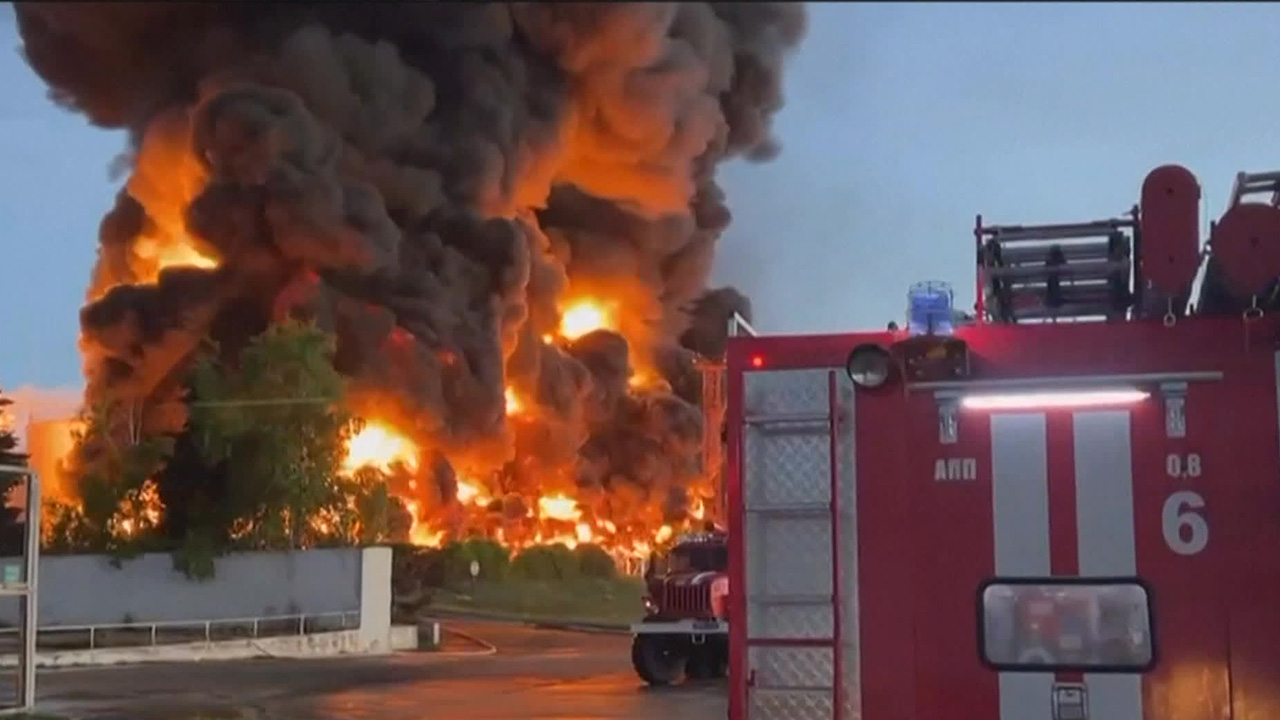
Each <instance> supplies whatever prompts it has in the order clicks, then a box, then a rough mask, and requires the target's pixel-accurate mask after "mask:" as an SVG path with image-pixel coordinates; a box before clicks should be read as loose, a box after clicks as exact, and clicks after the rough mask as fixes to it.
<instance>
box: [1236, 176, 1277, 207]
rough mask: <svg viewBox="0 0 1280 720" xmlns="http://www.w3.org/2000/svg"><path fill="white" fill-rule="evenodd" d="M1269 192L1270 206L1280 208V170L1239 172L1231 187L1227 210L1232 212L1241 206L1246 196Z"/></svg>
mask: <svg viewBox="0 0 1280 720" xmlns="http://www.w3.org/2000/svg"><path fill="white" fill-rule="evenodd" d="M1267 192H1269V193H1271V201H1270V203H1268V204H1269V205H1271V206H1272V207H1280V170H1272V171H1270V172H1260V173H1247V172H1243V171H1242V172H1238V173H1236V181H1235V183H1234V184H1233V185H1232V186H1231V201H1230V202H1228V203H1227V209H1228V210H1230V209H1231V208H1233V207H1235V206H1237V205H1239V204H1240V203H1241V202H1242V201H1243V200H1244V198H1245V196H1246V195H1255V194H1257V193H1267Z"/></svg>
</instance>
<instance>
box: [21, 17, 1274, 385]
mask: <svg viewBox="0 0 1280 720" xmlns="http://www.w3.org/2000/svg"><path fill="white" fill-rule="evenodd" d="M810 20H811V22H810V26H811V27H810V33H809V37H808V39H807V40H806V42H805V44H804V46H803V47H802V48H801V51H800V53H799V54H798V55H797V56H796V57H795V58H794V60H793V62H792V65H791V68H790V72H789V74H788V77H787V79H786V94H787V106H786V108H785V109H784V110H783V112H782V114H781V115H780V116H779V117H778V119H777V124H776V129H777V134H778V135H779V136H780V138H781V139H782V142H783V152H782V154H781V155H780V156H779V157H778V158H777V159H776V160H775V161H774V162H772V163H769V164H764V165H752V164H747V163H735V164H733V165H730V166H728V167H726V168H724V170H723V172H722V177H723V183H724V185H725V186H726V190H727V191H728V194H729V201H730V206H731V208H732V210H733V212H734V215H735V221H734V224H733V225H732V226H731V227H730V229H729V231H728V233H727V234H726V236H725V237H724V238H723V239H722V242H721V250H720V255H719V259H718V265H717V268H716V279H717V280H718V281H721V282H733V283H735V284H737V285H739V286H740V287H742V288H743V289H744V290H745V291H746V292H747V293H748V294H749V295H751V297H752V300H753V303H754V306H755V315H756V325H757V327H758V328H759V329H760V330H762V331H765V332H770V333H793V332H815V331H839V330H850V329H860V328H869V327H879V326H883V325H884V323H886V322H887V321H888V320H891V319H898V318H900V317H901V316H902V314H903V310H904V307H905V293H906V289H907V286H908V285H909V284H911V283H912V282H914V281H916V280H922V279H943V280H947V281H950V282H952V283H954V284H955V286H956V290H957V296H958V297H957V299H958V301H959V302H960V303H961V304H963V305H968V304H970V303H971V302H972V299H973V289H972V284H973V264H972V252H971V248H972V245H971V242H972V235H971V229H972V225H973V216H974V214H975V213H979V212H981V213H982V214H983V215H984V217H986V218H987V219H988V220H989V221H991V222H997V223H1018V222H1030V223H1034V222H1057V221H1063V222H1068V221H1075V220H1092V219H1098V218H1102V217H1108V216H1112V215H1117V214H1120V213H1122V212H1124V211H1126V210H1127V209H1128V208H1129V207H1130V206H1131V205H1132V204H1133V203H1134V202H1136V200H1137V195H1138V190H1139V187H1140V185H1141V182H1142V178H1143V176H1144V175H1145V173H1146V172H1147V171H1148V170H1150V169H1151V168H1153V167H1155V166H1157V165H1160V164H1163V163H1166V162H1178V163H1181V164H1183V165H1186V166H1187V167H1188V168H1190V169H1191V170H1192V171H1193V172H1195V173H1196V174H1197V175H1198V176H1199V178H1200V181H1201V184H1202V186H1203V190H1204V194H1205V196H1206V199H1207V202H1208V209H1209V213H1210V215H1211V216H1212V217H1217V216H1218V215H1219V214H1220V213H1221V211H1222V209H1223V204H1224V203H1225V201H1226V195H1227V193H1228V192H1229V190H1230V186H1231V181H1232V178H1233V176H1234V173H1235V172H1236V171H1238V170H1254V171H1258V170H1270V169H1280V120H1277V118H1280V89H1278V88H1280V83H1278V82H1277V80H1278V79H1280V43H1277V42H1276V31H1277V30H1280V6H1277V5H1274V4H1266V3H1258V4H1225V3H1224V4H1214V5H1210V4H1169V5H1162V4H1155V3H1148V4H1116V3H1105V4H1104V3H1096V4H1095V3H1079V4H1063V5H1057V4H1040V3H1035V4H1012V3H1011V4H992V5H982V4H972V5H971V4H958V3H956V4H948V3H922V4H906V3H904V4H897V3H895V4H883V5H880V4H861V3H859V4H841V3H833V4H815V5H811V6H810ZM0 45H4V46H7V47H8V48H9V51H8V52H4V53H0V87H3V88H5V92H4V93H3V94H0V197H3V198H5V200H4V202H3V203H2V204H0V226H3V227H4V229H5V232H6V234H7V237H8V241H7V243H6V251H7V252H6V254H5V261H6V262H5V264H4V270H5V276H4V279H3V283H4V286H5V292H4V297H5V299H6V301H7V302H6V303H5V305H4V307H3V312H4V316H3V317H4V320H3V328H4V334H3V338H4V342H3V343H0V387H4V388H5V389H6V390H13V389H15V388H18V387H20V386H24V385H36V386H42V387H49V386H77V385H79V383H80V365H79V360H78V355H77V352H76V334H77V322H78V321H77V312H78V309H79V307H80V304H81V301H82V299H83V290H84V286H85V282H86V280H87V278H88V276H89V270H90V267H91V266H92V263H93V258H94V248H95V245H96V236H97V226H98V221H99V219H100V217H101V216H102V214H103V212H104V211H105V210H106V209H107V208H108V207H109V206H110V204H111V198H112V196H113V194H114V192H115V189H116V187H117V184H118V182H119V181H112V180H111V179H110V178H109V176H108V166H109V164H110V162H111V160H112V158H113V157H114V156H115V155H116V154H117V153H118V152H119V151H120V150H121V149H122V147H123V143H124V137H123V135H122V134H121V133H110V132H106V131H102V130H97V129H94V128H91V127H89V126H88V125H87V124H86V123H85V122H84V121H82V120H81V119H80V118H79V117H77V116H74V115H71V114H69V113H67V112H64V111H62V110H60V109H58V108H56V107H54V106H53V105H51V104H50V103H49V102H48V101H47V99H46V97H45V93H44V88H43V86H42V85H41V83H40V82H39V81H38V80H37V79H36V78H35V76H34V75H33V74H32V73H31V71H30V70H29V69H28V68H27V66H26V65H25V63H24V62H23V61H22V59H21V57H20V56H19V55H18V52H17V46H18V39H17V35H16V31H15V28H14V23H13V18H12V11H11V10H10V9H9V8H3V9H0Z"/></svg>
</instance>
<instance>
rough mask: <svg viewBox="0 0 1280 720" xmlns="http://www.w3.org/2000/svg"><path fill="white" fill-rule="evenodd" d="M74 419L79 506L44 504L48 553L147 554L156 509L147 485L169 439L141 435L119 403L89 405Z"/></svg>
mask: <svg viewBox="0 0 1280 720" xmlns="http://www.w3.org/2000/svg"><path fill="white" fill-rule="evenodd" d="M80 420H81V421H82V424H81V429H80V430H78V431H76V432H75V433H74V434H73V437H74V439H75V447H76V457H75V467H74V470H73V473H72V474H73V476H74V477H75V484H76V489H77V497H79V499H80V505H79V507H73V506H67V505H59V504H57V503H51V504H50V506H49V507H48V517H49V518H50V520H49V529H48V532H47V536H46V537H47V543H48V545H49V547H50V549H51V550H55V551H88V552H104V551H105V552H108V553H111V554H112V555H114V556H115V557H116V558H117V559H119V558H123V557H129V556H132V555H135V554H137V553H138V552H142V551H144V550H146V549H150V548H151V546H153V545H154V544H155V541H156V538H155V533H154V530H155V528H156V525H157V523H158V521H159V513H160V512H161V508H160V507H158V506H157V503H158V498H156V496H155V488H154V486H152V484H151V483H150V482H149V481H150V480H151V478H152V476H153V475H155V473H156V472H157V471H159V470H160V468H162V467H163V466H164V464H165V462H166V461H167V460H168V458H169V457H170V455H171V454H172V453H173V438H171V437H169V436H167V435H143V434H141V432H140V429H139V424H138V422H137V418H136V413H135V412H134V408H132V407H131V406H129V405H128V404H124V403H119V402H99V403H95V404H93V405H90V406H88V407H87V408H86V409H85V410H83V411H82V412H81V414H80Z"/></svg>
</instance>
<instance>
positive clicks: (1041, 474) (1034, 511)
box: [991, 413, 1110, 720]
mask: <svg viewBox="0 0 1280 720" xmlns="http://www.w3.org/2000/svg"><path fill="white" fill-rule="evenodd" d="M1047 453H1048V448H1047V443H1046V430H1045V416H1044V414H1043V413H1015V414H993V415H992V416H991V503H992V509H993V513H992V520H993V523H994V526H995V527H994V530H995V555H996V558H995V561H996V562H995V566H996V575H1000V576H1006V577H1008V576H1045V575H1048V574H1049V462H1048V455H1047ZM999 683H1000V718H1001V720H1048V718H1049V702H1050V698H1049V695H1050V692H1051V690H1052V687H1053V673H1000V674H999ZM1108 720H1110V719H1108Z"/></svg>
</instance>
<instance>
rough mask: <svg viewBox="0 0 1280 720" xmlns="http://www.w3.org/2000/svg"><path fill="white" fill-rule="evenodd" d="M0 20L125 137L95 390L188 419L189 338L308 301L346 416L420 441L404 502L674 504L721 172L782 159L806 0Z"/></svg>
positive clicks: (662, 508)
mask: <svg viewBox="0 0 1280 720" xmlns="http://www.w3.org/2000/svg"><path fill="white" fill-rule="evenodd" d="M16 8H17V9H16V12H17V19H18V25H19V28H20V31H21V35H22V40H23V47H24V51H25V53H26V57H27V59H28V61H29V63H30V65H31V67H32V68H33V69H34V70H35V71H36V72H37V73H38V74H39V76H40V77H41V78H43V79H44V80H45V81H46V82H47V83H48V85H49V87H50V95H51V97H52V99H53V100H54V101H55V102H57V103H58V104H60V105H62V106H64V107H66V108H68V109H70V110H73V111H75V112H78V113H81V114H83V115H84V116H85V117H86V118H87V119H88V120H89V121H90V122H91V123H93V124H94V125H96V126H99V127H104V128H124V129H127V130H128V132H129V134H130V138H131V143H130V150H129V152H128V154H127V156H126V157H125V158H124V159H123V160H124V161H125V162H124V163H122V165H126V164H127V165H128V166H129V167H130V168H131V173H130V175H129V180H128V183H127V184H126V186H125V188H124V189H123V190H122V191H121V193H120V195H119V197H118V198H117V201H116V205H115V207H114V208H112V209H111V210H110V212H109V213H107V215H106V217H105V218H104V219H103V222H102V226H101V233H100V242H99V251H98V252H99V255H98V264H97V266H96V268H95V270H94V273H93V277H92V279H91V282H90V287H89V290H88V297H87V305H86V307H85V308H84V310H83V312H82V313H81V318H80V320H81V327H82V349H83V352H84V356H85V358H84V362H85V374H86V378H87V391H86V392H87V395H88V397H89V399H91V400H98V399H117V400H125V401H128V402H130V403H132V404H133V406H134V407H136V408H140V409H141V410H140V413H141V418H142V425H143V427H144V428H145V429H146V431H147V432H180V430H181V428H182V425H183V422H184V414H183V413H182V412H180V411H179V412H175V411H174V407H175V406H178V407H179V408H180V406H181V402H180V399H181V397H182V383H183V377H184V371H185V368H186V367H187V366H188V363H189V360H190V357H191V354H192V352H193V351H194V350H195V348H197V346H198V345H199V343H200V341H201V339H202V338H203V337H205V336H209V335H212V336H213V337H215V338H216V339H218V340H219V341H220V343H221V344H222V346H223V347H224V348H226V349H227V350H228V351H235V350H237V349H238V347H239V346H241V345H242V344H243V343H244V342H245V341H246V340H247V339H248V338H249V337H252V335H254V334H255V333H257V332H260V331H261V330H262V329H263V328H265V327H266V326H267V325H268V324H269V323H270V322H271V321H272V320H274V319H278V318H281V317H284V316H288V315H293V316H302V317H310V318H314V319H315V320H317V321H318V322H319V323H320V324H321V325H322V326H324V327H326V328H328V329H330V330H332V331H333V332H335V333H336V335H337V337H338V354H337V358H336V364H337V366H338V369H339V370H341V371H342V372H343V373H344V374H345V375H346V376H348V377H349V378H350V379H351V381H352V386H353V392H354V398H355V403H356V409H357V411H358V412H360V413H362V414H366V415H372V414H376V415H378V416H379V417H381V418H384V419H387V420H388V421H390V422H393V423H394V424H395V425H396V426H397V427H399V428H400V429H401V430H402V431H404V432H406V433H410V434H412V436H413V437H414V438H415V439H417V440H418V441H419V444H420V445H422V447H424V448H425V449H426V450H425V451H424V455H427V456H428V457H429V458H430V460H429V461H428V462H424V463H423V466H424V467H428V468H431V470H430V471H429V473H430V474H431V475H432V476H433V477H434V478H436V483H435V484H434V485H435V488H436V492H435V493H434V497H423V498H422V500H423V503H424V504H425V505H428V506H434V507H436V508H437V509H441V508H443V507H444V506H446V505H447V504H448V503H449V501H450V499H451V495H452V493H453V492H454V489H455V488H456V483H455V477H456V476H455V472H457V473H464V472H465V473H470V474H477V475H478V474H486V473H491V472H492V473H494V474H493V475H492V477H493V478H495V479H494V480H493V482H495V483H497V484H498V485H500V486H501V487H499V488H497V490H498V491H499V493H500V494H499V495H498V497H499V498H502V497H504V496H505V497H506V498H508V499H507V500H504V501H503V502H501V503H499V504H503V503H505V505H504V507H507V508H508V510H509V509H510V508H511V507H522V505H521V501H520V498H521V497H522V496H523V497H524V498H525V501H524V502H525V505H527V503H528V498H529V497H530V496H534V497H536V495H537V494H538V493H539V492H542V491H546V490H547V489H553V488H556V487H560V488H562V489H563V490H565V491H568V492H572V493H575V494H577V495H578V496H580V497H582V498H583V499H584V501H585V502H588V503H592V506H593V507H599V508H601V509H600V510H599V512H608V513H610V514H613V515H618V514H626V513H633V514H634V513H639V514H641V515H644V514H646V513H648V514H653V513H658V514H661V515H662V516H663V517H666V518H671V517H677V516H679V514H680V513H681V512H682V511H683V508H684V504H685V503H686V502H687V500H688V498H687V492H686V489H687V487H688V486H689V484H690V483H692V482H695V481H696V480H697V478H699V477H700V473H701V470H700V468H699V463H698V451H699V447H700V442H701V434H702V431H703V429H702V427H701V419H700V416H699V412H698V410H697V408H696V407H695V405H694V403H695V402H696V401H697V398H698V383H697V376H696V373H694V371H693V369H692V365H691V359H692V355H693V352H694V351H697V352H701V353H706V354H714V353H717V352H719V351H720V350H721V349H722V348H723V343H724V327H725V320H726V318H727V316H728V313H730V312H733V311H735V310H736V311H741V312H744V313H746V312H749V305H748V303H747V302H746V299H745V298H744V297H743V296H742V295H740V294H739V293H737V292H736V291H733V290H731V289H721V290H716V291H713V292H710V293H708V289H707V281H708V276H709V273H710V270H711V264H712V259H713V254H714V252H715V248H716V243H717V241H718V239H719V237H720V236H721V234H722V233H723V231H724V230H725V228H726V227H727V226H728V224H729V221H730V214H729V210H728V208H727V207H726V200H725V197H724V193H723V192H722V191H721V189H720V187H719V186H718V185H717V184H716V179H715V177H716V171H717V168H718V166H719V164H720V163H721V162H722V161H724V160H726V159H729V158H732V157H735V156H742V157H745V158H747V159H752V160H763V159H768V158H769V157H771V156H772V155H773V154H774V153H776V152H777V148H778V144H777V142H776V141H775V139H774V138H773V137H772V135H771V134H770V122H771V119H772V117H773V116H774V114H775V113H776V112H777V111H778V110H779V108H780V107H781V106H782V90H781V83H782V69H783V61H784V59H785V58H786V57H787V56H788V54H789V53H790V52H791V51H792V50H793V49H794V48H795V47H796V46H797V45H798V44H799V42H800V41H801V39H802V37H803V35H804V32H805V23H806V15H805V9H804V6H803V5H802V4H798V3H786V2H778V3H724V4H720V3H695V2H685V3H652V4H649V3H613V4H608V3H598V4H597V3H450V2H430V3H428V2H415V3H403V4H401V3H391V2H387V3H383V2H378V3H314V4H312V3H288V4H284V3H281V4H276V3H271V2H253V3H163V2H150V3H44V2H39V3H37V2H26V3H18V4H17V6H16ZM91 171H92V169H91V168H86V172H91ZM578 295H590V296H592V297H603V298H607V299H609V300H610V301H613V302H616V303H618V306H619V316H620V319H619V322H618V326H617V328H616V329H615V330H616V331H611V330H600V331H597V332H594V333H591V334H588V335H585V336H583V337H581V338H579V339H577V340H574V341H569V340H562V339H558V338H557V337H556V332H557V328H558V325H559V322H560V312H561V310H562V309H563V306H564V302H565V301H566V300H567V299H570V298H572V297H575V296H578ZM548 338H550V339H548ZM637 373H639V374H640V375H645V373H648V377H649V379H648V380H647V381H645V382H642V383H638V384H637V383H633V382H631V379H632V378H633V377H635V376H636V374H637ZM507 387H512V388H514V390H515V391H516V393H517V394H518V395H519V396H520V397H522V398H523V399H524V404H525V405H526V406H527V407H528V411H527V412H525V413H522V414H518V415H515V416H513V417H508V415H507V413H506V411H505V400H504V389H505V388H507ZM181 446H182V445H181V444H180V447H181ZM424 494H425V493H424ZM605 506H608V507H605Z"/></svg>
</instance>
